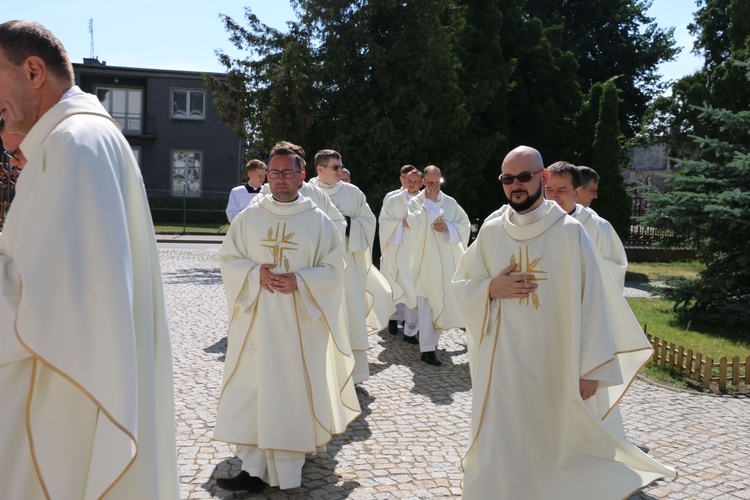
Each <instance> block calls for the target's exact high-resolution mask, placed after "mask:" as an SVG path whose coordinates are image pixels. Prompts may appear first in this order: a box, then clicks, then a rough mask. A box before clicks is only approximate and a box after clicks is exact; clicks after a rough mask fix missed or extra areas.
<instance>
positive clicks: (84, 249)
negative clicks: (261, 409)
mask: <svg viewBox="0 0 750 500" xmlns="http://www.w3.org/2000/svg"><path fill="white" fill-rule="evenodd" d="M0 82H2V83H0V102H2V104H0V110H2V120H3V124H4V127H5V128H6V130H7V131H8V132H10V133H12V134H20V135H21V136H22V137H23V141H22V142H21V144H20V146H19V147H20V150H21V151H22V153H23V155H24V156H25V157H26V159H27V160H28V161H27V163H26V165H25V166H24V168H23V171H22V173H21V175H20V177H19V180H18V184H17V186H16V192H15V198H14V199H13V203H12V205H11V207H10V210H9V211H8V214H7V218H6V219H5V224H4V226H3V230H2V233H0V492H1V493H0V497H2V498H4V499H35V500H36V499H41V498H54V499H58V498H64V499H93V498H107V499H109V500H131V499H134V498H159V499H165V500H169V499H177V498H179V497H180V486H179V482H178V475H177V457H176V448H175V425H174V393H173V386H172V350H171V345H170V339H169V325H168V321H167V309H166V305H165V302H164V293H163V288H162V275H161V269H160V265H159V255H158V251H157V247H156V238H155V236H154V227H153V224H152V221H151V213H150V211H149V207H148V201H147V198H146V191H145V189H144V186H143V177H142V175H141V172H140V169H139V168H138V164H137V162H136V159H135V157H134V156H133V152H132V149H131V147H130V145H129V144H128V141H127V140H126V139H125V137H124V136H123V134H122V132H121V130H120V127H119V126H118V124H117V122H116V121H115V120H114V119H112V117H111V116H110V115H109V114H108V113H107V111H106V110H105V109H104V107H103V106H102V104H101V103H100V102H99V99H97V97H96V96H94V95H91V94H86V93H84V92H83V91H82V90H81V89H80V88H78V87H77V86H76V85H75V84H74V74H73V67H72V65H71V63H70V59H69V57H68V54H67V52H66V51H65V48H64V47H63V46H62V44H61V43H60V41H59V40H58V39H57V38H56V37H55V35H54V34H52V33H51V32H50V31H49V30H47V29H46V28H44V27H43V26H41V25H39V24H37V23H34V22H30V21H9V22H6V23H3V24H0ZM7 146H8V147H10V145H7ZM19 158H21V157H20V156H19Z"/></svg>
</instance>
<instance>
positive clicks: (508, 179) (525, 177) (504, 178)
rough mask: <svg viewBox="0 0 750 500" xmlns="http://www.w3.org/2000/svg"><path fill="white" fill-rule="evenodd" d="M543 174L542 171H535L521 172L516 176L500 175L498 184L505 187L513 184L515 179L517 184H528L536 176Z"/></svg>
mask: <svg viewBox="0 0 750 500" xmlns="http://www.w3.org/2000/svg"><path fill="white" fill-rule="evenodd" d="M540 172H544V169H542V170H537V171H536V172H521V173H520V174H518V175H510V174H502V175H500V177H498V179H500V182H502V183H503V184H505V185H510V184H513V183H514V182H515V180H516V179H518V182H521V183H524V182H529V181H530V180H531V179H532V178H533V177H534V176H535V175H536V174H538V173H540Z"/></svg>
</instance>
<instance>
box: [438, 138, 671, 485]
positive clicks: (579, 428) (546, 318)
mask: <svg viewBox="0 0 750 500" xmlns="http://www.w3.org/2000/svg"><path fill="white" fill-rule="evenodd" d="M548 179H549V172H547V171H546V170H545V169H544V164H543V162H542V157H541V155H540V154H539V152H538V151H537V150H535V149H533V148H530V147H528V146H520V147H518V148H516V149H514V150H513V151H511V152H510V153H508V155H507V156H506V157H505V159H504V161H503V164H502V174H501V176H500V181H501V182H502V185H503V189H504V191H505V195H506V197H507V198H508V204H509V208H508V209H507V210H506V211H505V212H504V213H503V214H502V215H501V216H500V217H496V218H495V219H492V220H490V221H488V222H487V223H485V225H484V226H482V228H481V229H480V231H479V235H478V236H477V239H476V241H475V242H474V243H473V244H472V246H470V247H469V249H468V250H467V251H466V253H465V254H464V255H463V257H462V258H461V262H460V265H459V268H458V270H457V271H456V274H455V276H454V278H453V285H454V289H455V294H456V298H457V301H458V302H459V305H460V307H461V309H462V311H463V315H464V318H465V319H466V322H467V328H466V331H467V341H468V351H469V363H470V365H471V378H472V387H473V393H472V417H471V428H470V437H469V447H468V450H467V452H466V455H465V457H464V459H463V464H462V465H463V469H464V471H465V477H464V482H463V496H464V498H467V499H474V498H623V497H627V496H629V495H630V494H632V493H633V492H635V491H637V490H638V489H640V488H642V487H644V486H646V485H648V484H650V483H651V482H653V481H655V480H657V479H660V478H664V477H666V478H674V477H675V476H676V474H675V472H674V471H673V470H672V469H670V468H668V467H665V466H663V465H661V464H659V463H658V462H656V461H654V460H653V459H651V458H650V457H648V456H647V455H645V454H644V453H643V452H642V451H640V450H639V449H638V448H637V447H636V446H634V445H633V444H631V443H630V442H628V441H627V440H626V439H625V438H623V437H622V436H620V435H617V434H616V433H613V432H612V431H611V430H610V429H609V428H608V427H607V426H606V425H604V423H603V419H604V418H605V417H606V416H607V414H608V413H609V411H610V410H611V408H612V405H613V404H614V403H615V402H617V401H619V399H620V398H621V397H622V395H623V394H624V393H625V391H626V390H627V388H628V387H629V385H630V383H631V382H632V381H633V379H634V377H635V375H636V374H637V372H638V370H639V369H640V368H641V367H642V366H643V365H644V364H645V363H646V362H647V361H648V359H649V357H650V356H651V352H652V350H651V346H650V344H649V342H648V340H647V339H646V337H645V335H644V334H643V332H642V331H641V329H640V325H639V324H638V320H637V319H636V318H635V317H634V316H633V313H632V312H631V311H630V308H629V307H628V305H627V302H625V299H624V298H623V296H622V293H621V292H620V290H619V288H618V287H617V285H616V284H615V282H614V281H613V280H612V279H611V278H610V277H609V276H606V273H608V271H607V269H606V264H604V262H603V260H602V258H601V256H600V255H599V254H598V252H597V251H596V249H595V248H594V245H593V244H592V242H591V240H590V238H589V237H588V235H587V234H586V231H585V230H584V228H583V226H582V225H581V224H580V223H579V222H578V221H576V220H575V219H573V218H572V217H570V216H568V215H567V214H566V213H565V211H564V210H563V209H562V208H560V206H559V205H557V204H556V203H552V202H549V201H547V200H545V199H544V197H543V196H542V193H543V191H544V187H545V185H546V184H547V182H548ZM508 271H510V274H508ZM517 276H522V277H523V278H522V281H521V283H520V285H522V286H515V285H514V286H508V280H512V279H515V278H516V277H517Z"/></svg>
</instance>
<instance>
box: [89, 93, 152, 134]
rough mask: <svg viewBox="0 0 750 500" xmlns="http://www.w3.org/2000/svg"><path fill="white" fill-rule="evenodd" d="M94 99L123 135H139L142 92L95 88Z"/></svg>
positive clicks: (141, 114)
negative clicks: (120, 128)
mask: <svg viewBox="0 0 750 500" xmlns="http://www.w3.org/2000/svg"><path fill="white" fill-rule="evenodd" d="M94 91H95V92H96V97H98V98H99V102H101V103H102V106H104V109H106V110H107V113H109V114H110V116H112V118H114V119H115V121H116V122H117V123H119V124H120V126H121V127H122V131H123V133H125V134H140V133H141V130H142V128H143V127H142V123H143V90H142V89H125V88H115V87H96V88H95V89H94Z"/></svg>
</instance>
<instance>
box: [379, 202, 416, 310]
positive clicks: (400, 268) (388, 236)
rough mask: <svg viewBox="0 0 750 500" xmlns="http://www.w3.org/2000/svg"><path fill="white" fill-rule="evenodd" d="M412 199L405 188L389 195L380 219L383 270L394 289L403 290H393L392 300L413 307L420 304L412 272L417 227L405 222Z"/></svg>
mask: <svg viewBox="0 0 750 500" xmlns="http://www.w3.org/2000/svg"><path fill="white" fill-rule="evenodd" d="M409 199H410V197H409V194H408V192H407V191H406V190H405V189H404V190H401V191H398V192H396V193H395V194H394V195H392V196H390V197H386V198H385V200H384V201H383V208H382V209H381V211H380V217H379V218H378V222H379V223H380V226H379V232H380V234H379V235H380V247H381V248H382V251H383V261H382V262H383V264H382V267H383V269H381V272H382V273H383V275H384V276H385V277H386V279H387V280H388V283H390V285H391V289H392V290H398V291H400V293H399V294H395V293H394V295H393V297H392V301H393V302H394V303H402V304H405V305H406V307H407V308H409V309H414V308H415V307H417V292H416V284H415V282H414V281H415V280H414V276H413V275H412V273H411V255H412V252H413V251H414V231H413V230H412V229H411V227H405V226H404V225H403V224H404V221H406V218H407V216H408V215H409Z"/></svg>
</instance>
